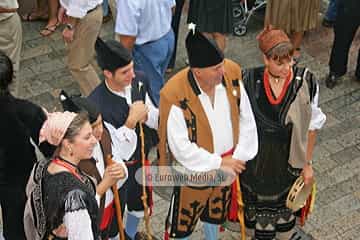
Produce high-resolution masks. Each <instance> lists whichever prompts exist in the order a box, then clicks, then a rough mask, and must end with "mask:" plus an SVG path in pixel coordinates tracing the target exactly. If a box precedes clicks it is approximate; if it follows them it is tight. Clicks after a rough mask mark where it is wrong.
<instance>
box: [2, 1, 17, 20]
mask: <svg viewBox="0 0 360 240" xmlns="http://www.w3.org/2000/svg"><path fill="white" fill-rule="evenodd" d="M0 7H2V8H6V9H13V8H14V9H15V8H19V4H18V2H17V0H1V1H0ZM14 14H15V13H0V21H2V20H5V19H8V18H9V17H11V16H12V15H14Z"/></svg>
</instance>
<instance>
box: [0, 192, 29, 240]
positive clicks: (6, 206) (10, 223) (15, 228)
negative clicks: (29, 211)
mask: <svg viewBox="0 0 360 240" xmlns="http://www.w3.org/2000/svg"><path fill="white" fill-rule="evenodd" d="M25 203H26V194H25V186H20V187H19V186H16V187H14V186H0V205H1V210H2V219H3V235H4V237H5V239H6V240H13V239H14V240H23V239H24V240H25V239H26V238H25V232H24V224H23V218H24V209H25Z"/></svg>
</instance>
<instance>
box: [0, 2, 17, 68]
mask: <svg viewBox="0 0 360 240" xmlns="http://www.w3.org/2000/svg"><path fill="white" fill-rule="evenodd" d="M18 7H19V5H18V2H17V0H1V1H0V50H2V51H3V52H4V53H5V54H6V55H7V56H9V57H10V59H11V61H12V62H13V64H14V71H15V73H16V72H17V71H19V62H20V52H21V44H22V29H21V21H20V17H19V15H18V14H17V12H16V11H17V9H18Z"/></svg>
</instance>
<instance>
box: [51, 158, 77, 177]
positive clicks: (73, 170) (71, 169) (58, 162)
mask: <svg viewBox="0 0 360 240" xmlns="http://www.w3.org/2000/svg"><path fill="white" fill-rule="evenodd" d="M52 162H53V163H54V164H56V165H59V166H62V167H64V168H66V169H67V170H69V172H70V173H71V174H72V175H74V176H75V177H76V178H77V179H79V180H80V181H81V182H82V181H83V180H82V178H81V176H80V174H79V173H78V172H77V171H76V168H75V167H74V166H72V165H71V164H69V163H67V162H65V161H62V160H60V159H58V158H55V159H53V160H52Z"/></svg>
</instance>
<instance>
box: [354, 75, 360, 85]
mask: <svg viewBox="0 0 360 240" xmlns="http://www.w3.org/2000/svg"><path fill="white" fill-rule="evenodd" d="M355 81H357V82H358V83H360V76H357V75H355Z"/></svg>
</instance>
